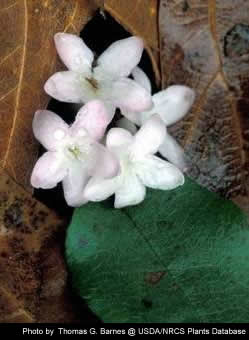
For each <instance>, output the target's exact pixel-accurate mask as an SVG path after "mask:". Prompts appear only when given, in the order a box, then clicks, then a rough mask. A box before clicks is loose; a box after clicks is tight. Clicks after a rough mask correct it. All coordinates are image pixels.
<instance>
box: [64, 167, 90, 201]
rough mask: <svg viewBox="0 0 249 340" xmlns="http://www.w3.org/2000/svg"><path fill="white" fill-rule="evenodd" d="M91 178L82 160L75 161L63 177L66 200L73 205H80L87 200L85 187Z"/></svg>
mask: <svg viewBox="0 0 249 340" xmlns="http://www.w3.org/2000/svg"><path fill="white" fill-rule="evenodd" d="M88 180H89V176H88V173H87V170H86V169H85V168H84V167H83V166H82V164H81V163H80V162H77V161H75V162H73V163H71V166H70V167H69V169H68V173H67V176H66V177H65V178H64V179H63V182H62V185H63V190H64V196H65V200H66V202H67V204H68V205H70V206H71V207H79V206H81V205H82V204H84V203H86V202H87V199H86V197H85V195H84V189H85V186H86V184H87V181H88Z"/></svg>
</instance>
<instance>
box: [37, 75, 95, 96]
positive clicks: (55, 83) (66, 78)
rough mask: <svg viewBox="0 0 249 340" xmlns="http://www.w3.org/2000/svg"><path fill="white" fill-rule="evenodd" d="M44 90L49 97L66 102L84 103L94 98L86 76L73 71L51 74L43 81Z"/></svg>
mask: <svg viewBox="0 0 249 340" xmlns="http://www.w3.org/2000/svg"><path fill="white" fill-rule="evenodd" d="M44 90H45V91H46V93H47V94H49V95H50V96H51V97H53V98H55V99H57V100H59V101H62V102H67V103H84V102H88V101H89V100H92V99H95V98H96V94H95V92H94V90H93V88H92V86H91V84H90V83H89V82H88V81H87V80H86V78H84V76H82V75H79V73H76V72H73V71H63V72H57V73H55V74H53V75H52V76H51V77H50V78H49V79H48V80H47V82H46V83H45V85H44Z"/></svg>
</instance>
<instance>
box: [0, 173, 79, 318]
mask: <svg viewBox="0 0 249 340" xmlns="http://www.w3.org/2000/svg"><path fill="white" fill-rule="evenodd" d="M62 231H63V223H62V221H61V220H60V219H59V218H58V217H57V216H56V215H55V214H54V213H53V212H52V211H50V210H49V209H48V208H46V207H44V206H43V205H42V204H41V203H39V202H37V201H36V200H35V199H34V198H32V197H31V195H30V194H28V193H27V192H26V191H25V190H24V189H22V188H21V187H20V186H19V185H17V184H16V183H15V182H14V181H13V180H12V179H11V178H10V177H9V176H8V175H7V174H6V173H5V172H1V176H0V323H1V322H42V321H45V322H70V321H76V320H77V318H76V316H75V315H74V313H73V311H72V306H71V305H70V301H69V299H68V297H67V291H66V278H67V273H66V270H65V265H64V262H63V260H62V254H61V250H60V249H59V248H58V246H56V243H58V236H59V233H60V232H62Z"/></svg>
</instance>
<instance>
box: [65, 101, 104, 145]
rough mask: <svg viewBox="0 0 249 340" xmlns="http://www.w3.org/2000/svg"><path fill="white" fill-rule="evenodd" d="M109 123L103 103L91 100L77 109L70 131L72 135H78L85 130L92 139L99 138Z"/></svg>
mask: <svg viewBox="0 0 249 340" xmlns="http://www.w3.org/2000/svg"><path fill="white" fill-rule="evenodd" d="M109 123H110V117H109V114H108V113H107V110H106V107H105V105H104V103H103V102H101V101H100V100H92V101H90V102H88V103H87V104H85V105H84V106H83V107H82V108H81V109H80V110H79V112H78V113H77V116H76V119H75V122H74V123H73V125H72V126H71V128H70V131H71V133H72V135H80V134H81V133H84V131H87V132H88V134H89V135H90V136H91V137H92V138H93V139H95V140H100V139H101V138H102V137H103V136H104V133H105V130H106V127H107V125H108V124H109Z"/></svg>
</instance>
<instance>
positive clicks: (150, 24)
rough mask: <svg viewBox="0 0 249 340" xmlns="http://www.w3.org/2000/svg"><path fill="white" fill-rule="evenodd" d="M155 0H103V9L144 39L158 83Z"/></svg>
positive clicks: (156, 2) (156, 11)
mask: <svg viewBox="0 0 249 340" xmlns="http://www.w3.org/2000/svg"><path fill="white" fill-rule="evenodd" d="M158 4H159V2H158V1H157V0H126V1H123V0H105V1H104V9H105V10H106V11H107V12H109V13H110V14H111V15H112V16H113V17H114V18H115V19H116V20H117V21H118V22H119V23H120V24H121V25H122V26H124V27H125V28H126V29H127V30H128V31H129V32H130V33H131V34H133V35H138V36H140V37H142V38H143V39H144V42H145V47H146V50H147V52H148V54H149V56H150V58H151V62H152V66H153V69H154V72H155V79H156V82H157V83H158V84H159V83H160V72H159V67H158V65H159V39H158Z"/></svg>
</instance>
